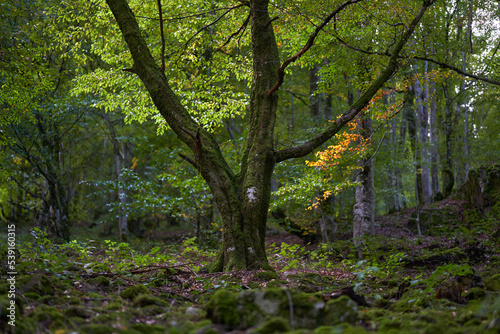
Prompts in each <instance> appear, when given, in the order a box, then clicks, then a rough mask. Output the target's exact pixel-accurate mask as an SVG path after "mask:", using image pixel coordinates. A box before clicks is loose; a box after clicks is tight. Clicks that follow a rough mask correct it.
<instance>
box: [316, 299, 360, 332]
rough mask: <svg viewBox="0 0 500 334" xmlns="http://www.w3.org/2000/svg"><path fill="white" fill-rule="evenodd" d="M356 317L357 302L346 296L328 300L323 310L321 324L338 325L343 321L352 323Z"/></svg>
mask: <svg viewBox="0 0 500 334" xmlns="http://www.w3.org/2000/svg"><path fill="white" fill-rule="evenodd" d="M357 318H358V304H356V302H355V301H353V300H352V299H351V298H349V297H347V296H341V297H339V298H337V299H332V300H329V301H328V302H327V303H326V307H325V309H324V311H323V324H325V325H330V326H333V325H338V324H340V323H343V322H347V323H350V324H354V322H355V321H356V320H357Z"/></svg>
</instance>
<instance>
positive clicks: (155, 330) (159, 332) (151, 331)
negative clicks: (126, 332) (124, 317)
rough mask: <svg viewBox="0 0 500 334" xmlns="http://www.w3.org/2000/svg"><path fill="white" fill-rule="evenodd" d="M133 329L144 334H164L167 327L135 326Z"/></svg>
mask: <svg viewBox="0 0 500 334" xmlns="http://www.w3.org/2000/svg"><path fill="white" fill-rule="evenodd" d="M130 328H131V329H133V330H136V331H137V332H140V333H144V334H164V333H165V327H163V326H159V325H146V324H133V325H132V326H130Z"/></svg>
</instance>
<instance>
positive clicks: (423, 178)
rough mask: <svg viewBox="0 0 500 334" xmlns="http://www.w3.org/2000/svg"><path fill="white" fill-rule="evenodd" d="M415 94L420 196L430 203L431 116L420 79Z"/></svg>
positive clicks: (426, 95)
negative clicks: (429, 138)
mask: <svg viewBox="0 0 500 334" xmlns="http://www.w3.org/2000/svg"><path fill="white" fill-rule="evenodd" d="M426 70H427V69H426V68H425V69H424V73H425V72H426ZM415 96H416V101H415V104H416V109H417V115H418V124H419V127H418V131H419V136H418V137H419V145H418V148H417V149H418V150H419V154H418V157H419V160H420V161H419V166H420V168H419V170H418V171H417V172H418V174H419V179H420V182H419V183H420V184H419V186H420V187H421V192H420V193H421V197H420V198H419V202H420V204H426V203H430V201H431V179H430V169H429V166H430V159H429V147H428V134H427V128H428V122H429V121H428V118H429V108H428V106H427V97H428V92H427V87H426V84H424V87H422V85H421V82H420V80H417V82H416V83H415Z"/></svg>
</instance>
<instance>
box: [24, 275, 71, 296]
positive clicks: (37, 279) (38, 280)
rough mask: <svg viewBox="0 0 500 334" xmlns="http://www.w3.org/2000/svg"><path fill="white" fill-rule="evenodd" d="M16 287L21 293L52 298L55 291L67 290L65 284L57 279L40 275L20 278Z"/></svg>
mask: <svg viewBox="0 0 500 334" xmlns="http://www.w3.org/2000/svg"><path fill="white" fill-rule="evenodd" d="M17 286H18V287H19V288H20V291H21V292H23V293H27V292H34V293H37V294H38V295H40V296H46V295H50V296H52V295H54V293H55V291H57V290H64V289H67V288H69V286H68V285H67V284H65V283H64V282H62V281H61V280H59V279H58V278H57V277H51V276H48V275H42V274H35V275H25V276H22V277H21V278H20V279H19V282H18V285H17Z"/></svg>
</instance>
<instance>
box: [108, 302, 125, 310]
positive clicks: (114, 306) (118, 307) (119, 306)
mask: <svg viewBox="0 0 500 334" xmlns="http://www.w3.org/2000/svg"><path fill="white" fill-rule="evenodd" d="M122 308H123V304H122V303H120V302H112V303H109V304H108V305H107V306H106V309H107V310H112V311H117V310H121V309H122Z"/></svg>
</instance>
